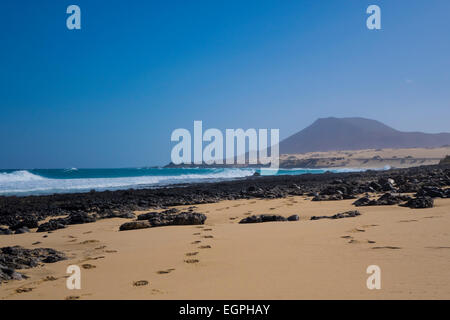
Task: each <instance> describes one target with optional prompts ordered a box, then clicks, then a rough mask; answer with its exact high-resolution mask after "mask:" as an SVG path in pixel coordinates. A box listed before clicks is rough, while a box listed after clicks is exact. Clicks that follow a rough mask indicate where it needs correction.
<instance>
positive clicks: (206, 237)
mask: <svg viewBox="0 0 450 320" xmlns="http://www.w3.org/2000/svg"><path fill="white" fill-rule="evenodd" d="M203 238H205V239H211V238H214V237H213V236H211V235H208V236H203Z"/></svg>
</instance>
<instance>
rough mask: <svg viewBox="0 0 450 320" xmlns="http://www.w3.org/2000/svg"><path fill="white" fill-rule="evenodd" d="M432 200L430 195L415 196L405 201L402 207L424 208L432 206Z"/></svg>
mask: <svg viewBox="0 0 450 320" xmlns="http://www.w3.org/2000/svg"><path fill="white" fill-rule="evenodd" d="M433 205H434V201H433V198H431V197H417V198H414V199H411V200H409V201H408V202H407V203H405V204H404V205H402V206H404V207H408V208H411V209H425V208H433Z"/></svg>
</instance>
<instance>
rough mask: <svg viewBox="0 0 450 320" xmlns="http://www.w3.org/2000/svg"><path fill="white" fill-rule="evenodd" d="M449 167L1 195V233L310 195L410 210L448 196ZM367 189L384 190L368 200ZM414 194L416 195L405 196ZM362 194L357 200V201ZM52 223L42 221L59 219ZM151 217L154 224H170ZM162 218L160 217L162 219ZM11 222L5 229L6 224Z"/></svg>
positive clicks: (171, 218) (41, 229) (314, 198)
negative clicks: (138, 213)
mask: <svg viewBox="0 0 450 320" xmlns="http://www.w3.org/2000/svg"><path fill="white" fill-rule="evenodd" d="M449 186H450V166H422V167H415V168H407V169H393V170H387V171H372V170H368V171H365V172H353V173H329V172H327V173H323V174H304V175H298V176H259V177H248V178H244V179H237V180H232V181H226V182H219V183H201V184H190V185H178V186H172V187H166V188H159V189H129V190H118V191H104V192H95V191H92V192H88V193H77V194H55V195H46V196H27V197H15V196H8V197H4V196H2V197H0V225H4V226H5V227H3V228H0V234H13V233H25V232H28V231H29V229H32V228H38V229H37V231H39V232H46V231H52V230H56V229H60V228H65V227H66V226H68V225H71V224H80V223H89V222H94V221H96V220H98V219H105V218H114V217H122V218H134V214H133V211H145V210H151V209H168V207H171V206H178V205H195V204H202V203H214V202H218V201H221V200H236V199H251V198H283V197H286V196H289V195H307V196H311V197H312V200H313V201H327V200H343V199H355V200H356V202H355V206H365V205H391V204H400V205H404V206H409V207H412V208H424V207H430V206H432V205H433V203H432V198H435V197H441V198H449V197H450V189H448V188H447V187H449ZM366 193H384V195H382V196H381V197H380V198H379V199H378V200H370V199H368V197H366V196H365V194H366ZM405 193H414V194H415V198H413V197H410V196H406V195H401V194H405ZM358 198H360V199H359V200H357V199H358ZM55 216H66V217H64V218H54V219H51V220H50V221H48V222H42V220H44V219H46V218H49V217H55ZM169 218H170V219H169V221H165V222H164V221H163V222H161V221H159V222H155V220H154V221H153V224H154V225H156V224H158V223H159V224H160V225H164V224H171V223H175V224H176V223H178V222H170V221H171V220H173V219H175V217H173V216H171V217H169ZM159 219H160V220H161V217H159ZM6 226H7V228H6Z"/></svg>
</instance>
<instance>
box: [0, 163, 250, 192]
mask: <svg viewBox="0 0 450 320" xmlns="http://www.w3.org/2000/svg"><path fill="white" fill-rule="evenodd" d="M254 172H255V170H248V169H225V170H224V169H218V170H214V171H213V172H212V173H208V174H182V175H178V176H175V175H174V176H138V177H119V178H82V179H49V178H44V177H41V176H39V175H35V174H32V173H31V172H28V171H26V170H20V171H14V172H11V173H0V194H3V195H5V194H24V193H25V194H31V193H36V194H39V193H55V192H81V191H88V190H91V189H96V190H107V189H121V188H139V187H144V186H160V185H161V186H162V185H170V184H176V183H192V182H202V181H220V180H224V179H232V178H241V177H246V176H250V175H252V174H253V173H254Z"/></svg>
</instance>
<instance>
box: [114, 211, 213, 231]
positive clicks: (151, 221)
mask: <svg viewBox="0 0 450 320" xmlns="http://www.w3.org/2000/svg"><path fill="white" fill-rule="evenodd" d="M167 212H174V210H170V209H169V210H166V211H163V212H159V213H158V212H149V213H145V214H142V215H139V217H138V220H137V221H131V222H127V223H124V224H122V225H121V226H120V228H119V230H121V231H123V230H133V229H143V228H150V227H164V226H183V225H199V224H204V223H205V221H206V216H205V215H204V214H203V213H194V212H181V213H179V214H173V213H167ZM146 218H147V219H148V220H144V219H146Z"/></svg>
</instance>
